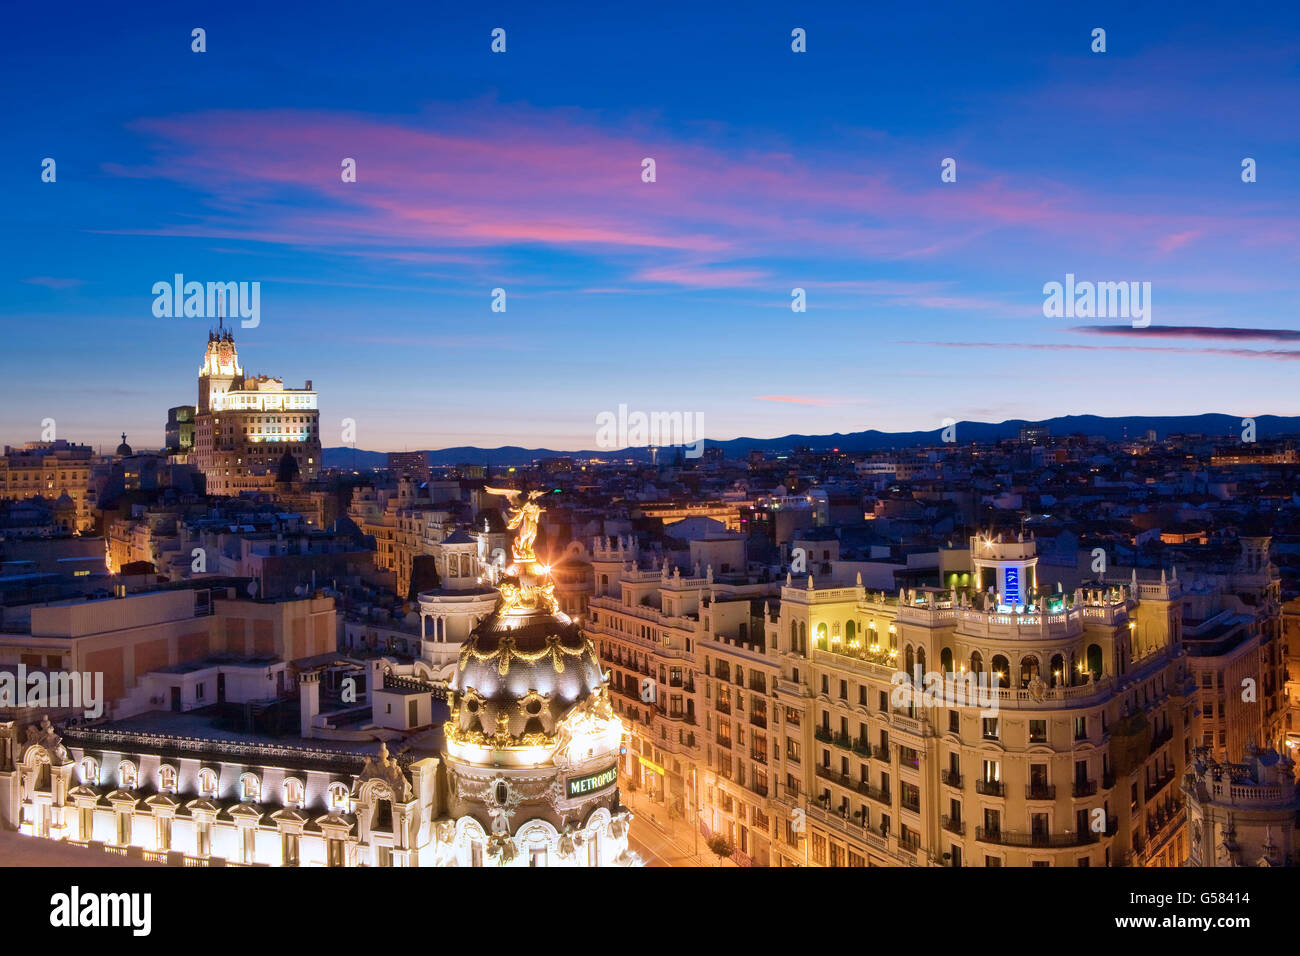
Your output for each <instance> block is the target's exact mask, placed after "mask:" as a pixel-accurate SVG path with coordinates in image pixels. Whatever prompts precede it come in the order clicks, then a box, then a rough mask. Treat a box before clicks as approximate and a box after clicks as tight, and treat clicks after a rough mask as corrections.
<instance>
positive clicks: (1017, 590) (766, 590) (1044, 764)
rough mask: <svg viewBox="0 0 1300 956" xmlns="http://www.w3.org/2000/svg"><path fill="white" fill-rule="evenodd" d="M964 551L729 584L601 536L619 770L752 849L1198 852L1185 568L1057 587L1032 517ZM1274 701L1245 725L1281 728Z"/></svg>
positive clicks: (742, 855)
mask: <svg viewBox="0 0 1300 956" xmlns="http://www.w3.org/2000/svg"><path fill="white" fill-rule="evenodd" d="M969 553H970V569H969V580H970V586H969V587H968V588H966V589H960V590H959V589H939V588H917V589H906V590H903V591H901V592H900V593H898V594H894V595H889V594H885V593H883V592H880V591H868V590H866V589H865V588H863V587H862V586H861V581H860V579H859V582H858V584H857V585H855V586H852V587H819V586H818V585H817V583H816V576H803V577H801V578H798V579H796V578H794V577H793V576H789V577H788V578H787V580H786V582H785V585H784V586H778V585H772V584H766V585H763V584H752V585H735V584H725V585H724V584H722V583H720V582H717V581H715V580H714V579H713V576H712V574H711V572H710V573H707V574H705V575H699V576H683V575H682V574H681V572H680V571H679V570H669V569H667V568H660V569H645V568H642V567H640V566H639V564H638V561H637V551H636V548H635V546H634V544H633V543H632V542H630V541H624V540H622V539H620V540H619V541H618V542H617V543H609V542H607V543H605V544H603V545H600V546H598V547H597V548H596V549H595V550H594V551H593V555H592V558H593V569H594V573H595V574H594V576H595V594H594V595H593V597H592V598H591V600H590V602H589V605H590V612H591V630H592V633H593V637H594V639H596V640H597V641H598V642H599V644H600V650H601V658H602V660H603V661H604V662H605V663H606V665H607V666H608V667H609V668H610V672H611V693H612V695H613V699H614V701H615V705H616V709H617V710H618V712H619V713H620V714H621V715H622V716H623V718H624V721H625V723H626V724H627V726H628V727H629V732H630V733H629V743H628V747H627V753H626V754H625V756H624V759H623V762H622V766H621V770H622V773H623V774H624V775H625V776H626V778H627V781H628V784H627V785H628V786H630V787H632V788H635V789H639V790H642V791H645V792H647V794H648V795H649V796H650V797H651V799H653V800H655V801H656V802H658V803H661V804H663V805H664V806H665V807H666V808H667V809H668V812H669V813H670V814H673V815H678V816H680V817H682V818H685V819H687V820H688V821H690V822H691V823H692V825H697V824H698V826H699V828H700V831H701V833H702V834H704V835H706V836H707V835H711V834H715V833H718V834H722V835H723V836H725V837H726V839H727V840H728V842H729V843H730V844H731V845H732V846H733V847H734V848H735V851H736V852H735V859H736V860H737V862H740V863H742V864H744V863H751V864H754V865H771V866H804V865H811V866H896V865H912V866H972V865H973V866H1118V865H1133V866H1178V865H1182V863H1183V862H1184V861H1185V860H1186V858H1187V853H1188V846H1187V835H1186V826H1185V824H1186V815H1185V811H1184V805H1183V803H1184V802H1183V798H1182V796H1181V794H1180V791H1179V788H1178V785H1177V784H1176V783H1175V781H1176V780H1177V779H1178V778H1179V777H1180V775H1181V773H1182V772H1183V770H1184V768H1185V767H1186V766H1187V764H1188V762H1189V760H1190V755H1191V751H1192V748H1193V747H1194V746H1197V745H1198V744H1199V742H1200V739H1201V738H1200V725H1199V720H1200V718H1199V714H1198V710H1197V706H1198V699H1197V694H1198V686H1197V685H1198V680H1197V675H1198V674H1200V673H1201V672H1202V671H1201V669H1202V668H1207V667H1208V668H1218V667H1220V666H1223V665H1224V663H1225V662H1224V661H1223V659H1222V658H1220V657H1217V656H1215V655H1213V654H1200V655H1199V656H1197V657H1193V655H1192V654H1191V653H1189V651H1188V649H1187V647H1186V646H1185V643H1184V622H1183V614H1184V608H1185V595H1184V593H1183V586H1182V584H1181V583H1180V582H1179V581H1178V580H1177V578H1176V576H1175V577H1174V578H1173V579H1162V580H1142V581H1139V580H1138V579H1137V576H1136V573H1134V574H1132V575H1131V576H1130V578H1129V580H1128V581H1122V580H1116V581H1106V582H1102V581H1099V582H1093V583H1092V584H1090V585H1089V586H1087V587H1081V588H1079V589H1077V590H1075V591H1074V592H1073V593H1062V592H1060V591H1059V590H1054V589H1052V588H1051V587H1049V586H1047V585H1046V584H1045V583H1040V582H1039V580H1038V569H1037V564H1038V555H1037V549H1036V544H1035V542H1034V541H1033V540H1032V539H1029V540H1004V539H1000V538H976V539H974V540H972V541H971V547H970V552H969ZM1220 584H1222V582H1220ZM1221 597H1222V596H1221ZM1222 600H1224V601H1227V603H1231V601H1230V600H1229V599H1228V598H1222ZM1256 646H1257V645H1256ZM932 672H937V673H938V674H942V675H954V678H957V679H955V680H951V681H947V682H943V681H940V682H939V683H938V684H937V685H936V684H935V683H934V682H933V680H932V677H931V675H932ZM1214 673H1215V680H1216V681H1217V671H1214ZM994 675H996V685H995V686H992V685H991V682H992V679H993V676H994ZM981 679H982V680H983V681H984V682H985V683H984V684H982V685H981V684H979V683H978V682H979V681H980V680H981ZM1226 679H1228V678H1227V677H1225V680H1226ZM1279 683H1280V678H1279ZM963 686H964V687H965V688H967V690H968V691H969V690H971V689H973V688H978V687H981V686H982V687H983V688H984V690H983V691H982V692H977V693H975V694H974V696H973V698H972V696H971V695H970V694H968V695H967V696H966V697H965V698H962V697H960V696H957V691H958V690H959V689H960V687H963ZM936 687H937V688H938V693H937V694H935V693H931V694H930V695H929V696H928V697H927V696H925V694H924V691H925V690H931V691H933V690H934V689H935V688H936ZM914 691H917V692H920V693H914ZM1263 714H1264V711H1263V709H1257V710H1256V711H1253V712H1252V713H1251V714H1250V715H1249V719H1248V720H1246V722H1245V723H1244V724H1243V733H1246V734H1247V735H1254V736H1255V737H1256V738H1257V739H1260V740H1272V739H1275V737H1276V734H1274V735H1273V737H1270V730H1269V727H1270V722H1269V720H1268V719H1267V718H1265V717H1264V716H1263ZM1278 728H1279V732H1280V722H1279V724H1278Z"/></svg>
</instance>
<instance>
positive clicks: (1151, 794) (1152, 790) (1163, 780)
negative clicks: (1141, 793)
mask: <svg viewBox="0 0 1300 956" xmlns="http://www.w3.org/2000/svg"><path fill="white" fill-rule="evenodd" d="M1176 776H1178V772H1177V771H1175V770H1169V771H1168V772H1167V773H1165V774H1164V776H1162V777H1158V778H1157V779H1156V781H1155V783H1153V784H1151V785H1150V786H1149V787H1147V788H1146V798H1147V802H1148V803H1150V802H1151V801H1152V800H1153V799H1155V797H1156V795H1157V794H1159V793H1160V791H1161V790H1163V789H1164V788H1165V787H1167V786H1168V785H1169V781H1170V780H1173V779H1174V777H1176Z"/></svg>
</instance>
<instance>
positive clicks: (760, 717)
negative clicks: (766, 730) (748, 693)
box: [749, 711, 767, 727]
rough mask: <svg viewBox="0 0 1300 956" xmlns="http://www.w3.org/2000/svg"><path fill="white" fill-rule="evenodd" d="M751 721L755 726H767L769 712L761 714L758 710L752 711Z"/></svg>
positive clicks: (750, 714)
mask: <svg viewBox="0 0 1300 956" xmlns="http://www.w3.org/2000/svg"><path fill="white" fill-rule="evenodd" d="M749 722H750V723H751V724H753V725H754V726H755V727H767V714H760V713H758V712H757V711H750V713H749Z"/></svg>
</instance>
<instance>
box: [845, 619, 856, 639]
mask: <svg viewBox="0 0 1300 956" xmlns="http://www.w3.org/2000/svg"><path fill="white" fill-rule="evenodd" d="M857 636H858V627H857V625H856V624H854V623H853V622H852V621H847V622H845V624H844V640H846V641H853V640H856V639H857Z"/></svg>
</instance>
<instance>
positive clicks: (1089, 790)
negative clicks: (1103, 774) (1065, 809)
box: [1070, 780, 1097, 797]
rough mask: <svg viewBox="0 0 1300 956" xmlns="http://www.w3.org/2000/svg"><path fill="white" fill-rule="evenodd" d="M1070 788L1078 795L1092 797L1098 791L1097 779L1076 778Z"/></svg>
mask: <svg viewBox="0 0 1300 956" xmlns="http://www.w3.org/2000/svg"><path fill="white" fill-rule="evenodd" d="M1070 789H1071V791H1072V792H1073V794H1074V795H1075V796H1076V797H1091V796H1092V795H1094V794H1095V793H1096V792H1097V781H1096V780H1076V781H1074V785H1073V786H1072V787H1071V788H1070Z"/></svg>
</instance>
